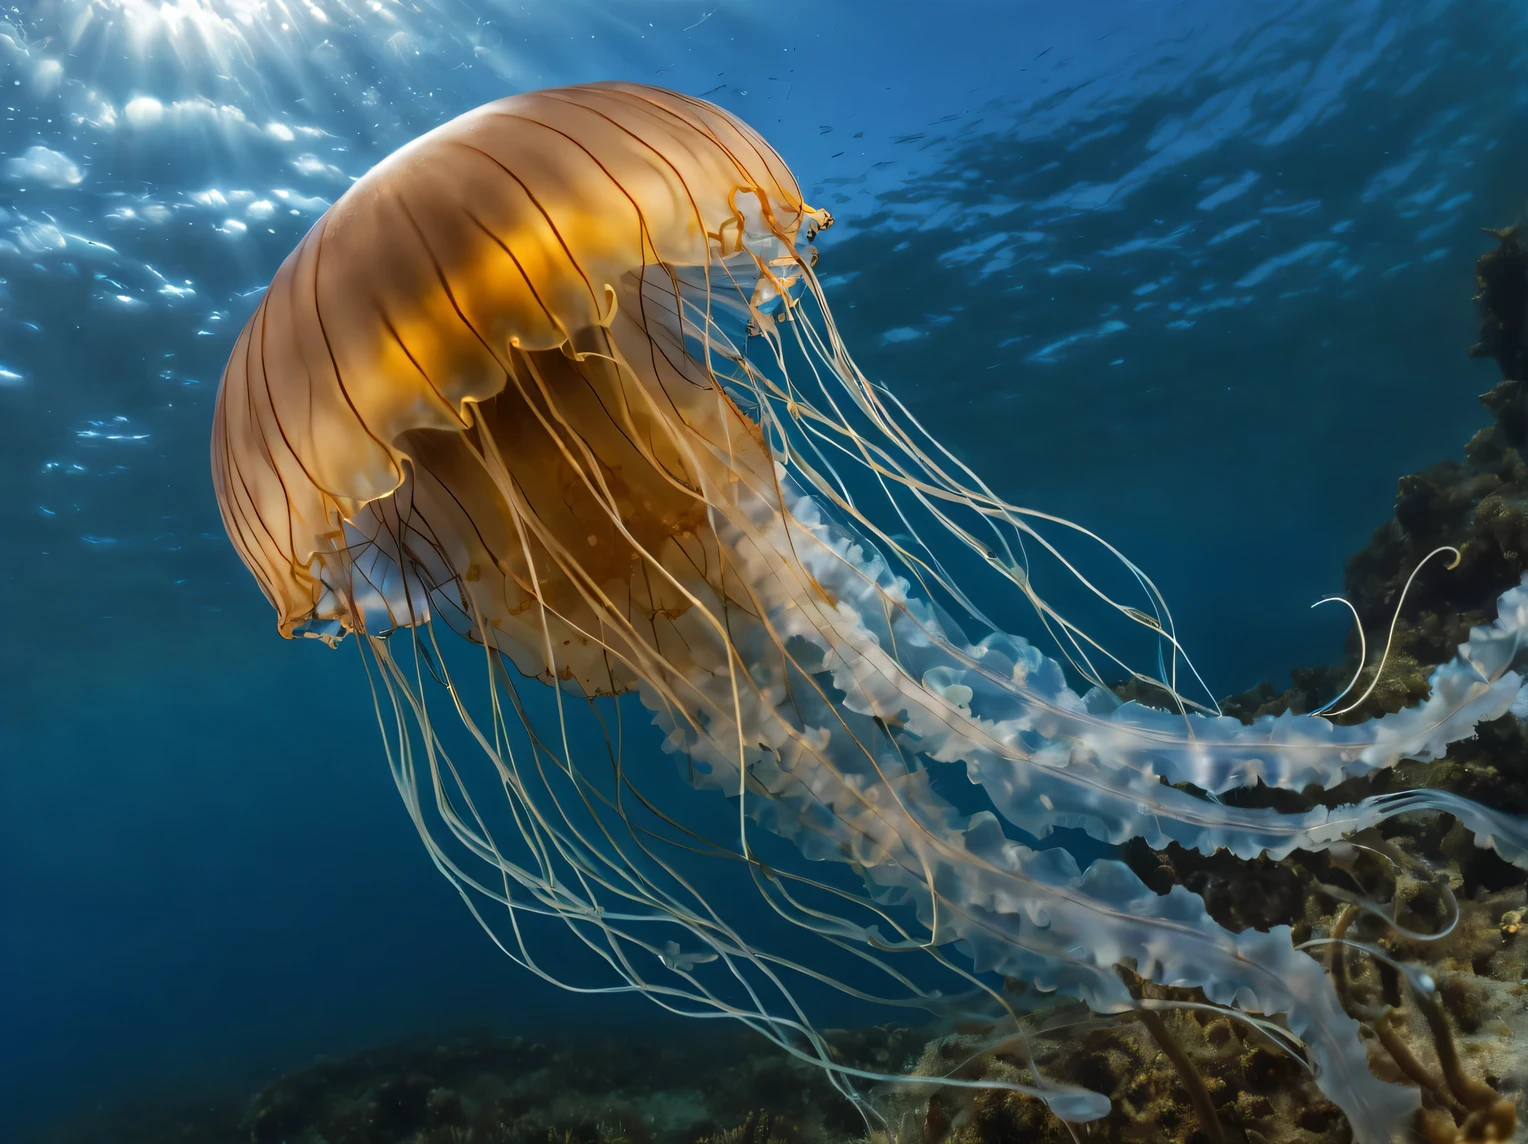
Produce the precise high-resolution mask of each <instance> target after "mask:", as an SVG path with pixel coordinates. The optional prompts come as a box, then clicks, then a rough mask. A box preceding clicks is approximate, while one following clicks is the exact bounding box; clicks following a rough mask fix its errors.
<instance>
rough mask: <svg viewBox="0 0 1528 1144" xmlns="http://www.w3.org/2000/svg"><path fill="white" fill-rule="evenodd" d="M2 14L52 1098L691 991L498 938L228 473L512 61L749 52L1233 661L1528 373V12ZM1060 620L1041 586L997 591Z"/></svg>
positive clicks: (859, 244) (859, 251)
mask: <svg viewBox="0 0 1528 1144" xmlns="http://www.w3.org/2000/svg"><path fill="white" fill-rule="evenodd" d="M0 15H3V17H4V20H5V23H4V24H3V25H0V76H3V81H4V88H3V90H4V92H5V95H6V99H5V102H4V104H3V106H4V108H5V112H4V115H5V119H4V125H3V129H0V154H3V156H4V161H3V180H0V466H3V477H4V484H5V488H6V489H7V490H8V493H9V495H8V496H6V497H5V498H3V500H0V551H3V553H4V554H5V557H6V560H5V566H4V571H3V573H0V583H3V585H4V595H3V598H4V599H5V600H6V602H7V608H6V613H7V625H6V629H5V635H4V641H5V642H4V650H5V652H6V654H5V655H4V656H3V657H0V816H3V817H0V910H3V914H0V958H3V960H0V974H3V977H0V1014H3V1021H4V1027H5V1030H6V1034H7V1035H6V1036H5V1037H4V1039H3V1047H0V1053H3V1054H5V1057H6V1058H7V1059H6V1060H5V1067H4V1068H3V1069H0V1107H3V1108H4V1109H5V1110H6V1111H5V1113H4V1117H5V1121H6V1123H7V1124H10V1125H13V1126H14V1127H15V1129H16V1131H17V1132H18V1133H19V1132H21V1131H23V1130H25V1129H28V1128H30V1127H32V1126H35V1125H38V1124H42V1123H44V1122H47V1121H49V1120H52V1119H56V1118H57V1117H59V1116H60V1115H62V1114H63V1113H65V1112H67V1111H69V1110H71V1109H76V1108H84V1107H89V1106H90V1105H92V1104H95V1103H99V1102H110V1101H112V1100H115V1099H118V1098H120V1097H122V1096H123V1095H125V1094H130V1093H133V1092H135V1091H149V1090H154V1089H157V1088H164V1089H169V1088H179V1089H187V1088H190V1087H192V1086H195V1085H198V1084H200V1085H204V1086H206V1087H207V1088H208V1090H209V1091H212V1090H223V1091H230V1092H248V1091H250V1090H252V1089H253V1088H256V1087H258V1086H259V1084H260V1083H262V1082H263V1081H264V1080H266V1079H268V1078H269V1077H270V1076H271V1075H272V1074H273V1073H274V1072H276V1071H279V1070H281V1069H285V1068H289V1067H292V1066H293V1065H295V1064H299V1063H301V1062H303V1061H305V1060H306V1059H308V1058H310V1057H311V1056H313V1055H314V1054H315V1053H318V1052H340V1051H346V1050H348V1049H351V1048H355V1047H360V1046H364V1045H367V1044H373V1043H377V1042H379V1041H383V1040H386V1039H390V1038H395V1037H399V1036H404V1035H409V1034H414V1033H420V1032H425V1033H433V1032H436V1031H449V1030H453V1029H457V1028H462V1027H466V1026H469V1025H478V1024H486V1025H491V1026H494V1027H497V1028H504V1029H513V1030H522V1029H543V1028H549V1027H564V1028H590V1029H593V1028H599V1027H605V1026H609V1025H612V1024H614V1025H624V1024H631V1023H635V1022H639V1021H640V1022H650V1021H652V1020H654V1019H655V1018H654V1015H653V1013H652V1012H650V1011H649V1009H648V1008H647V1007H646V1006H645V1005H644V1004H643V1003H641V1002H639V1001H635V1000H630V999H627V1000H619V1001H614V1002H612V1001H611V1000H610V999H608V998H606V999H600V998H578V997H572V996H569V995H567V994H563V993H559V992H555V991H553V990H551V989H549V988H547V987H545V986H542V985H539V984H537V983H536V982H534V981H533V980H532V979H531V978H530V977H529V976H527V975H524V974H521V973H519V972H518V971H517V970H515V969H514V967H513V966H511V965H509V964H508V963H506V962H505V960H504V959H503V957H502V956H501V955H500V954H499V953H498V952H497V951H496V950H494V949H493V948H492V946H491V945H489V943H488V942H487V941H486V940H485V939H484V938H483V937H482V935H481V933H480V932H479V930H478V929H477V927H476V925H475V924H474V923H473V922H472V919H471V917H470V916H469V915H468V914H467V913H466V911H464V910H463V909H462V908H461V904H460V902H459V901H458V900H457V898H456V895H455V894H454V893H452V892H451V891H450V889H449V887H448V886H446V885H445V884H444V883H443V882H441V881H440V879H439V878H438V876H437V875H436V873H435V871H434V870H433V869H432V868H431V866H430V865H429V862H428V860H427V859H426V857H425V855H424V853H423V852H422V851H421V849H420V847H419V845H418V841H417V839H416V838H415V836H414V832H413V828H412V827H411V826H410V824H409V823H408V821H407V819H406V818H405V816H404V815H403V814H402V813H401V812H400V808H399V806H398V800H397V795H396V792H395V791H394V789H393V787H392V784H391V781H390V780H389V778H388V775H387V773H386V769H385V766H384V764H383V761H382V758H381V754H380V750H379V745H378V742H377V732H376V727H375V723H374V720H373V718H372V715H371V711H370V706H369V705H370V697H369V694H368V693H367V691H366V689H365V684H364V679H363V676H362V673H361V671H360V667H359V664H357V663H356V662H355V658H356V657H355V653H354V651H353V650H352V649H349V648H344V649H341V650H340V651H338V652H331V651H328V650H326V649H324V648H323V647H322V646H320V645H318V644H315V643H311V642H301V643H286V642H283V641H281V640H280V639H279V638H278V637H277V635H276V632H275V630H274V624H273V622H272V616H271V614H270V611H269V608H268V606H267V605H266V603H265V601H264V600H263V599H262V598H261V597H260V595H259V593H258V591H257V590H256V588H255V586H254V584H253V582H252V581H251V579H250V577H249V576H248V575H247V573H246V572H245V571H244V569H243V567H242V566H241V565H240V564H239V562H238V560H237V558H236V557H235V555H234V553H233V551H232V549H231V548H230V546H229V545H228V543H227V540H226V538H225V537H224V536H223V533H222V528H221V525H220V522H219V520H218V516H217V511H216V506H215V503H214V501H213V499H212V494H211V488H210V483H209V479H208V476H207V460H206V456H207V440H208V430H209V424H210V418H211V407H212V401H213V397H214V394H215V391H216V386H217V381H218V377H219V375H220V373H221V370H222V366H223V362H224V360H225V359H226V357H227V354H228V351H229V348H230V346H231V345H232V342H233V339H234V337H235V335H236V334H237V331H238V329H239V328H240V326H241V325H242V324H243V322H244V320H245V319H246V318H247V316H248V315H249V313H250V311H251V310H252V309H253V307H254V305H255V304H256V302H257V301H258V298H259V294H260V291H261V288H262V287H263V286H264V284H265V283H266V282H267V281H268V280H269V278H270V276H271V274H272V273H273V272H274V270H275V268H276V267H277V265H278V264H279V263H280V260H281V259H282V258H283V257H284V256H285V254H286V252H287V251H288V250H289V249H290V248H291V247H292V246H293V245H294V244H295V243H296V241H297V240H298V239H299V238H300V237H301V235H302V234H303V233H304V231H305V230H306V229H307V228H308V227H309V226H311V225H312V223H313V221H314V220H315V219H316V218H317V217H318V215H319V214H320V213H321V212H322V211H323V210H324V209H325V208H326V207H327V205H328V204H329V203H331V202H332V201H333V200H334V199H335V198H336V197H337V196H338V195H339V194H340V193H342V192H343V191H344V189H345V188H346V187H347V186H348V185H349V183H350V182H351V181H352V180H353V179H354V178H356V177H358V176H359V175H361V174H362V173H364V172H365V171H366V170H367V169H368V168H369V167H370V166H371V165H372V164H373V163H375V162H376V161H377V160H378V159H380V158H381V157H382V156H384V155H385V154H387V153H388V152H389V151H391V150H392V149H394V148H395V147H397V146H399V145H400V144H402V143H403V142H405V141H406V140H408V139H410V138H412V137H413V136H415V135H417V134H419V133H420V132H422V131H424V130H427V129H428V128H430V127H432V126H434V125H436V124H438V123H440V122H442V121H444V120H446V119H448V118H450V117H452V116H453V115H456V114H458V113H460V112H462V111H464V110H467V109H468V108H470V107H473V106H475V105H477V104H479V103H482V102H485V101H487V100H489V99H493V98H497V97H499V96H502V95H504V94H509V93H512V92H516V91H523V90H530V89H533V88H538V87H544V86H551V85H557V84H564V83H573V82H582V81H587V80H594V79H604V78H620V79H631V80H637V81H642V82H650V83H659V84H662V85H665V86H669V87H673V88H675V89H677V90H680V91H684V92H687V93H690V94H694V95H703V96H705V97H706V98H708V99H711V100H714V101H716V102H717V103H719V104H720V105H722V106H723V107H726V108H727V109H729V110H731V111H734V112H736V113H737V114H739V115H741V116H743V117H744V118H746V119H747V120H748V121H749V122H751V123H752V124H754V125H755V126H756V127H757V128H758V129H759V130H760V131H761V132H763V133H764V134H765V136H766V137H768V138H769V139H770V140H771V141H772V142H773V143H774V144H775V145H776V146H777V147H778V148H779V150H780V151H781V153H782V154H783V155H784V156H785V157H786V159H787V160H788V161H789V162H790V163H791V164H792V166H793V168H794V169H795V171H796V172H797V174H798V176H799V177H800V179H801V182H802V185H803V187H804V188H805V189H806V190H807V192H808V197H809V198H810V199H812V200H813V201H814V202H817V203H819V204H820V205H824V206H827V207H828V208H830V209H831V210H832V211H833V212H834V214H835V216H836V217H837V219H838V220H839V222H838V226H837V227H836V228H835V229H834V230H833V231H832V232H831V233H829V234H827V235H825V236H824V237H823V240H822V242H821V243H820V246H821V250H822V261H821V263H820V264H819V267H818V269H819V272H820V273H821V274H822V276H823V279H824V282H825V284H826V286H827V289H828V294H829V299H830V301H831V303H832V305H833V307H834V312H835V315H836V317H837V319H838V322H839V325H840V328H841V331H842V333H843V334H844V337H845V339H846V341H847V342H848V344H849V345H850V347H851V348H852V349H853V350H854V352H855V353H856V355H857V358H858V360H859V362H860V364H861V366H862V367H863V368H864V370H865V372H866V373H867V374H868V375H870V376H871V377H874V378H876V379H878V380H881V381H884V382H885V383H886V384H887V385H888V386H890V387H891V388H892V389H893V390H894V391H895V392H896V393H897V394H898V395H899V396H900V397H901V398H902V400H903V401H904V402H905V404H906V405H907V406H908V408H909V410H910V411H911V412H912V413H913V414H914V415H915V416H917V417H918V418H919V419H921V420H922V421H923V422H924V423H925V424H926V425H927V426H928V427H929V428H930V429H931V430H932V431H933V432H934V433H935V435H936V436H938V437H939V438H940V439H942V440H943V441H944V442H946V443H947V444H949V445H950V446H951V447H952V449H954V450H955V451H956V452H958V454H959V455H960V456H961V457H962V458H963V459H964V460H966V461H967V462H968V463H969V464H970V465H971V466H972V467H973V468H974V469H975V470H976V471H978V472H979V473H981V474H982V475H983V476H984V477H985V478H986V479H987V480H988V481H989V482H990V483H991V484H992V485H993V486H994V487H995V488H997V489H998V490H999V491H1001V492H1003V493H1004V494H1006V495H1007V496H1009V497H1010V498H1011V499H1013V500H1015V501H1017V502H1019V503H1022V504H1026V505H1031V506H1034V507H1037V508H1042V509H1045V510H1047V511H1051V512H1055V513H1058V514H1060V515H1064V516H1068V517H1070V518H1072V519H1075V520H1078V521H1081V522H1083V523H1085V524H1087V525H1088V526H1089V527H1091V528H1093V529H1095V530H1096V531H1098V532H1099V533H1101V534H1103V535H1105V536H1107V537H1108V538H1109V539H1110V540H1111V541H1113V542H1114V543H1116V544H1117V545H1118V546H1119V547H1120V548H1122V549H1123V550H1125V551H1126V552H1128V553H1130V554H1131V556H1132V557H1133V558H1134V559H1135V560H1136V561H1137V562H1138V563H1139V564H1141V565H1142V566H1143V567H1145V568H1146V569H1147V570H1148V571H1150V572H1151V574H1152V575H1153V577H1154V578H1155V579H1156V581H1157V582H1158V584H1159V585H1160V587H1161V588H1162V589H1163V591H1164V593H1165V594H1166V596H1167V597H1168V599H1169V600H1171V601H1173V602H1174V604H1175V606H1176V615H1177V618H1178V621H1179V625H1180V630H1181V635H1182V638H1183V640H1184V642H1185V644H1186V645H1187V646H1188V647H1189V648H1190V649H1191V650H1192V652H1193V653H1194V656H1195V660H1196V663H1197V664H1198V666H1199V668H1200V670H1201V672H1202V673H1203V674H1204V676H1205V678H1206V679H1207V680H1209V681H1210V684H1211V687H1212V689H1213V690H1215V691H1216V692H1218V693H1226V692H1230V691H1235V690H1239V689H1241V688H1244V687H1247V686H1249V685H1251V684H1253V683H1255V682H1257V681H1258V680H1259V679H1262V678H1274V679H1279V678H1281V677H1282V676H1283V675H1284V674H1285V673H1286V672H1287V671H1288V669H1289V668H1290V667H1291V666H1294V665H1299V664H1306V663H1319V662H1325V661H1327V660H1329V659H1331V658H1333V657H1334V656H1335V655H1337V654H1338V652H1339V650H1340V648H1341V645H1342V640H1343V637H1344V634H1345V628H1344V619H1343V616H1342V615H1340V614H1337V610H1336V609H1333V610H1331V612H1332V614H1326V613H1324V612H1322V611H1317V612H1314V613H1312V612H1311V611H1309V609H1308V605H1309V604H1310V603H1311V602H1312V601H1313V600H1315V599H1316V598H1317V597H1318V596H1320V595H1322V594H1324V593H1326V592H1329V591H1332V590H1337V589H1339V588H1340V587H1341V574H1342V564H1343V561H1344V559H1345V557H1346V555H1347V554H1348V553H1350V552H1351V551H1353V550H1354V549H1355V548H1356V547H1358V546H1359V545H1360V544H1361V543H1362V542H1363V541H1364V539H1365V538H1366V537H1367V534H1368V532H1369V530H1370V529H1371V528H1372V527H1373V526H1374V525H1375V524H1377V523H1379V522H1380V521H1382V520H1384V519H1386V518H1387V517H1388V515H1389V512H1390V508H1391V505H1392V502H1393V497H1394V481H1395V479H1396V477H1397V476H1398V475H1399V474H1401V473H1404V472H1408V471H1410V470H1412V469H1414V468H1417V467H1419V466H1421V465H1424V464H1426V463H1429V462H1431V461H1433V460H1435V459H1438V458H1440V457H1444V456H1449V455H1454V454H1456V453H1457V452H1458V451H1459V450H1460V449H1461V447H1462V445H1463V443H1464V441H1466V440H1467V439H1468V438H1469V436H1470V435H1471V434H1472V433H1473V432H1474V430H1475V429H1476V428H1477V427H1478V426H1479V425H1480V424H1481V423H1482V415H1481V411H1480V409H1479V407H1478V405H1477V403H1476V401H1475V395H1476V393H1477V392H1479V391H1480V390H1482V389H1484V388H1486V387H1487V386H1488V385H1489V384H1490V383H1491V382H1492V381H1494V375H1493V374H1492V373H1491V371H1490V369H1489V368H1488V367H1487V366H1486V365H1483V364H1481V363H1472V362H1470V361H1467V360H1466V359H1465V358H1464V349H1465V347H1466V346H1468V344H1469V343H1470V342H1471V341H1472V340H1473V332H1474V317H1473V312H1472V309H1471V306H1470V301H1469V299H1470V294H1471V292H1472V279H1471V265H1472V263H1473V260H1474V258H1475V257H1476V255H1477V254H1479V253H1480V252H1482V251H1483V250H1485V249H1487V248H1488V247H1489V245H1490V241H1489V239H1488V238H1487V237H1486V236H1484V235H1482V234H1481V233H1480V229H1481V228H1482V227H1486V226H1497V225H1503V224H1505V223H1508V222H1511V221H1513V220H1515V219H1516V218H1517V217H1518V216H1519V214H1520V212H1521V209H1522V204H1523V200H1524V197H1525V195H1528V164H1525V162H1524V160H1523V155H1522V148H1521V145H1520V140H1521V139H1522V138H1523V137H1524V128H1525V126H1528V73H1525V67H1524V61H1525V59H1528V53H1525V47H1528V40H1525V38H1524V31H1525V28H1524V22H1523V18H1522V15H1521V12H1520V10H1519V9H1518V7H1517V6H1516V5H1514V4H1511V3H1506V2H1501V3H1498V2H1494V0H1469V2H1464V0H1459V2H1452V3H1451V2H1448V0H1434V2H1430V3H1420V2H1408V3H1394V2H1381V0H1372V2H1352V3H1341V2H1336V0H1323V2H1287V3H1261V2H1252V0H1235V2H1232V3H1225V2H1223V0H1222V2H1213V3H1212V2H1208V0H1185V2H1180V3H1144V4H1143V3H1124V2H1108V0H1099V2H1097V3H1092V4H1085V5H1074V6H1057V5H1054V4H1049V3H1033V4H1032V3H1027V2H1019V0H1009V2H1006V3H996V2H994V3H986V2H977V0H954V2H946V3H939V4H934V3H928V2H924V3H879V4H874V5H872V4H860V3H846V2H832V3H818V4H812V5H807V4H798V3H794V2H787V3H779V4H772V5H769V6H768V8H767V10H766V9H763V8H761V7H759V6H756V5H752V4H746V3H738V2H728V0H708V2H706V3H694V4H691V3H661V4H651V3H648V4H643V3H586V4H568V3H557V4H552V3H547V4H536V3H526V4H510V3H497V2H494V3H485V4H471V5H468V4H449V3H444V2H440V3H436V2H421V3H417V4H397V3H393V2H391V0H378V2H377V3H373V4H368V5H364V6H361V5H350V6H346V5H342V4H326V3H324V2H322V0H319V2H317V3H315V4H312V5H307V4H303V5H297V4H283V3H278V2H275V0H179V3H175V4H163V5H161V4H158V3H148V2H146V0H56V2H55V0H46V2H43V3H36V4H23V5H21V6H19V7H13V8H10V9H6V10H4V11H3V13H0ZM990 606H991V607H992V608H993V609H994V612H995V613H996V615H997V617H998V618H1000V619H1003V620H1005V621H1007V623H1008V625H1009V626H1010V627H1011V628H1012V629H1015V630H1021V631H1022V630H1024V626H1025V624H1026V623H1027V622H1032V621H1028V620H1027V619H1026V616H1025V613H1024V612H1023V610H1022V609H1020V608H1019V607H1017V606H1015V605H1013V604H1012V602H1009V601H1003V600H994V601H991V602H990Z"/></svg>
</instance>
